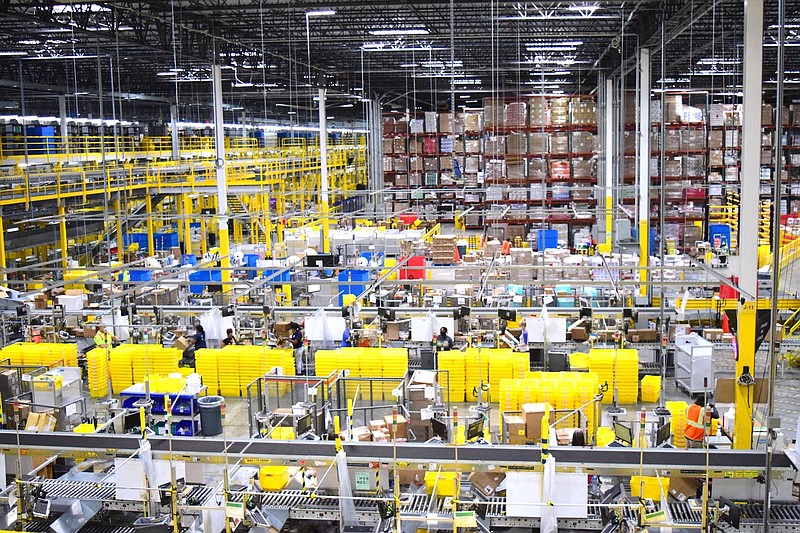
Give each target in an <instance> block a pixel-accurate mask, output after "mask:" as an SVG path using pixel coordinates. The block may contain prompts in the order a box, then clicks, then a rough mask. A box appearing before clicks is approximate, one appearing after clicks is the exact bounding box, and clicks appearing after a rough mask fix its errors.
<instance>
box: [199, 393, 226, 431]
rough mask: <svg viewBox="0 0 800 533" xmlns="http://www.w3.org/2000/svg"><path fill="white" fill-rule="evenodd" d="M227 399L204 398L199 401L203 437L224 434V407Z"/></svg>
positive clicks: (219, 397)
mask: <svg viewBox="0 0 800 533" xmlns="http://www.w3.org/2000/svg"><path fill="white" fill-rule="evenodd" d="M224 404H225V398H223V397H222V396H203V397H202V398H198V399H197V405H198V406H199V407H200V430H201V431H202V432H203V435H206V436H211V435H219V434H220V433H222V406H223V405H224Z"/></svg>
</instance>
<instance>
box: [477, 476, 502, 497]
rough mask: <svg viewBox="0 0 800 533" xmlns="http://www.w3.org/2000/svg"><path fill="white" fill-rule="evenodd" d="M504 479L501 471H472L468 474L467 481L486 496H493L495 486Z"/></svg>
mask: <svg viewBox="0 0 800 533" xmlns="http://www.w3.org/2000/svg"><path fill="white" fill-rule="evenodd" d="M505 479H506V475H505V473H503V472H472V473H471V474H470V475H469V482H470V483H471V484H472V486H473V488H474V489H475V490H477V491H478V492H480V493H481V494H483V495H484V496H486V497H487V498H488V497H490V496H494V493H495V491H496V489H497V486H498V485H500V483H502V482H503V480H505Z"/></svg>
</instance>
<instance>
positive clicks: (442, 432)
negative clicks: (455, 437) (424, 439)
mask: <svg viewBox="0 0 800 533" xmlns="http://www.w3.org/2000/svg"><path fill="white" fill-rule="evenodd" d="M431 432H432V433H433V436H434V437H439V438H440V439H442V440H443V441H447V423H446V422H443V421H442V420H439V419H438V418H431Z"/></svg>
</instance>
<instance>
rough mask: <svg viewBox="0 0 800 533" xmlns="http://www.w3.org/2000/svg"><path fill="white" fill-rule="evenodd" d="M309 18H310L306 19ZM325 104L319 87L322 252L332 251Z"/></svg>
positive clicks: (323, 90) (322, 91)
mask: <svg viewBox="0 0 800 533" xmlns="http://www.w3.org/2000/svg"><path fill="white" fill-rule="evenodd" d="M306 20H308V19H306ZM327 112H328V111H327V108H326V106H325V89H324V88H322V87H320V89H319V193H320V214H321V215H322V252H323V253H328V252H330V251H331V243H330V239H329V238H328V236H329V235H330V224H331V220H330V216H329V214H328V212H329V210H330V200H329V195H328V116H327Z"/></svg>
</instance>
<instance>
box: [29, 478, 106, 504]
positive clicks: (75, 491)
mask: <svg viewBox="0 0 800 533" xmlns="http://www.w3.org/2000/svg"><path fill="white" fill-rule="evenodd" d="M41 487H42V489H43V490H44V491H45V492H46V493H47V497H48V498H49V499H56V498H68V499H72V500H96V501H101V502H102V501H108V500H113V499H114V495H115V493H116V486H115V485H114V484H113V483H101V484H98V483H94V482H91V481H63V480H57V479H45V480H43V481H42V482H41Z"/></svg>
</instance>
